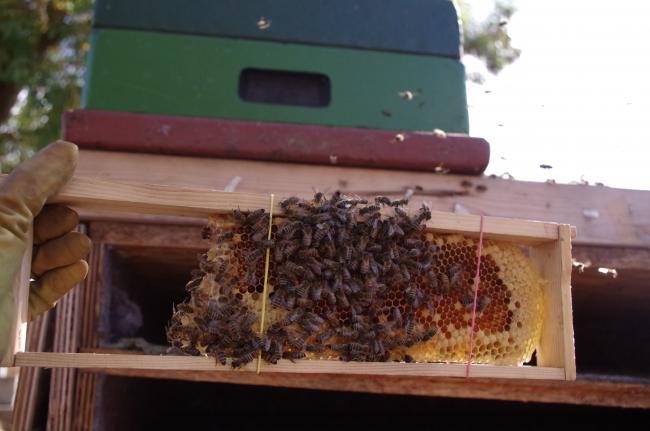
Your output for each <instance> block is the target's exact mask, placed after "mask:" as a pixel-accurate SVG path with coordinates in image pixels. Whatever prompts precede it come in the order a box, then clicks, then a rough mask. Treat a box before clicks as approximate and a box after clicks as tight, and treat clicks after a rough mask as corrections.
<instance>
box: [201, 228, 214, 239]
mask: <svg viewBox="0 0 650 431" xmlns="http://www.w3.org/2000/svg"><path fill="white" fill-rule="evenodd" d="M210 237H212V228H211V227H210V226H204V227H203V228H202V229H201V238H203V239H210Z"/></svg>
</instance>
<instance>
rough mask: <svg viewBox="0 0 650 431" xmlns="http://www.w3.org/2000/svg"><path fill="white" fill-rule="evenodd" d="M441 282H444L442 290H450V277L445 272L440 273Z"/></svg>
mask: <svg viewBox="0 0 650 431" xmlns="http://www.w3.org/2000/svg"><path fill="white" fill-rule="evenodd" d="M440 284H442V290H443V291H444V292H449V286H450V283H449V277H448V276H447V274H445V273H441V274H440Z"/></svg>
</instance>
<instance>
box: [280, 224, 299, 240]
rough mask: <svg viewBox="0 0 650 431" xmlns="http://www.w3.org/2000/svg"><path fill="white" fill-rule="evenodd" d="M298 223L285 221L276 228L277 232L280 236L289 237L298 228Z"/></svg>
mask: <svg viewBox="0 0 650 431" xmlns="http://www.w3.org/2000/svg"><path fill="white" fill-rule="evenodd" d="M299 225H300V223H299V222H285V223H284V224H283V225H282V226H281V227H280V228H279V229H278V232H277V234H278V236H280V237H282V238H290V237H292V236H293V234H294V233H295V232H296V231H297V230H298V227H299Z"/></svg>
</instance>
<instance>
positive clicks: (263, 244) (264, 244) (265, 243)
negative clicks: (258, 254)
mask: <svg viewBox="0 0 650 431" xmlns="http://www.w3.org/2000/svg"><path fill="white" fill-rule="evenodd" d="M258 245H259V246H260V247H261V248H273V247H274V246H275V241H273V240H272V239H263V240H261V241H259V242H258Z"/></svg>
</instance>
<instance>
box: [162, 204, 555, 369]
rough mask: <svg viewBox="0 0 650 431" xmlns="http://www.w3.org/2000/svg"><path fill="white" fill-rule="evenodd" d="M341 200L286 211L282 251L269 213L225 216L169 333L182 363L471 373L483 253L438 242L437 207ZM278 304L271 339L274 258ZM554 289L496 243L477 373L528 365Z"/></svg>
mask: <svg viewBox="0 0 650 431" xmlns="http://www.w3.org/2000/svg"><path fill="white" fill-rule="evenodd" d="M406 204H407V202H406V200H400V201H392V200H391V199H389V198H387V197H382V196H379V197H376V198H375V199H373V200H370V201H368V200H364V199H354V198H350V197H347V196H345V195H343V194H341V193H339V192H336V193H334V194H333V195H332V196H331V197H329V198H327V197H325V196H324V195H323V194H322V193H318V194H316V195H315V196H314V198H313V199H311V200H302V199H299V198H289V199H286V200H284V201H282V202H281V207H282V209H283V214H282V216H281V217H274V219H273V225H272V229H271V238H272V239H271V240H268V239H267V236H268V226H269V219H268V214H266V213H265V211H264V210H257V211H253V212H250V213H243V212H241V211H238V210H237V211H234V212H233V214H232V215H230V216H214V217H212V218H211V219H210V221H209V223H208V226H206V228H204V229H203V230H202V236H203V237H204V238H211V240H212V242H213V245H212V247H211V248H210V250H208V251H207V252H206V253H205V254H203V255H202V256H201V257H200V259H199V267H200V269H199V270H198V271H197V272H196V273H195V274H193V278H192V280H191V281H190V282H189V283H188V284H187V286H186V289H187V291H188V293H189V296H190V297H189V299H188V301H187V302H186V303H184V304H181V305H179V306H178V307H176V309H175V311H174V314H173V316H172V319H171V322H170V324H169V326H168V328H167V336H168V339H169V341H170V343H171V345H172V348H173V349H174V351H176V352H178V353H183V354H189V355H199V354H204V355H210V356H213V357H214V358H215V359H216V360H217V361H218V362H220V363H222V364H225V363H226V358H232V361H231V364H232V366H234V367H238V366H241V365H244V364H246V363H247V362H250V361H252V360H253V359H254V358H255V357H257V355H258V353H261V356H262V358H263V359H264V360H265V361H267V362H270V363H276V362H277V361H278V360H280V359H282V358H286V359H289V360H295V359H300V358H308V359H332V360H337V359H338V360H343V361H389V360H395V361H406V362H465V361H466V360H467V357H468V353H469V335H470V330H471V328H470V326H471V320H472V308H473V305H474V290H473V289H474V288H473V286H474V274H475V272H476V264H477V250H478V244H477V242H476V241H475V240H474V239H471V238H467V237H464V236H461V235H443V234H435V235H434V234H433V233H431V232H429V231H427V230H426V228H425V224H424V223H425V222H426V221H427V220H429V219H430V218H431V212H430V211H429V209H428V208H427V207H426V206H423V207H421V208H420V209H419V210H417V211H415V212H410V213H409V212H407V211H405V210H404V209H403V206H404V205H406ZM267 249H270V258H271V259H270V268H269V274H268V292H269V305H268V306H267V313H266V321H265V322H264V327H265V328H266V330H265V332H264V333H263V334H259V333H257V331H256V328H259V326H260V323H261V322H260V318H261V317H260V316H261V304H262V294H263V292H264V255H265V252H266V250H267ZM543 285H544V280H542V279H541V277H540V276H539V275H538V274H537V272H536V271H535V269H534V268H533V266H532V264H531V262H530V261H529V260H528V259H527V258H526V257H525V255H524V254H523V253H522V251H521V250H520V249H519V248H518V247H517V246H516V245H514V244H509V243H505V242H497V241H485V242H484V247H483V250H482V262H481V268H480V283H479V289H478V293H477V300H476V319H475V325H474V332H475V334H474V335H475V336H474V339H475V343H474V348H473V352H472V354H473V361H474V362H476V363H490V364H504V365H506V364H507V365H517V364H522V363H523V362H525V361H527V360H529V359H530V357H531V355H532V353H533V350H534V349H535V346H536V345H537V343H538V340H539V337H540V334H541V319H542V317H541V316H542V311H543V310H542V287H543Z"/></svg>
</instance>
